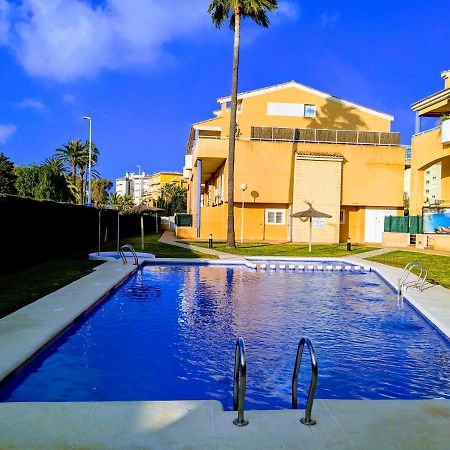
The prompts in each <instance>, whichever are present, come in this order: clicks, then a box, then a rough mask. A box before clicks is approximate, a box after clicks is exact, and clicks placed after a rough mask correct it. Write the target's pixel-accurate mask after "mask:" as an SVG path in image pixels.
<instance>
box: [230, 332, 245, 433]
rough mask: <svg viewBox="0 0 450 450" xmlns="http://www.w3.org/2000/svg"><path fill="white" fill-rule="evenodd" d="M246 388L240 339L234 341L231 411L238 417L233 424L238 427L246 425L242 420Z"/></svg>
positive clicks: (243, 345)
mask: <svg viewBox="0 0 450 450" xmlns="http://www.w3.org/2000/svg"><path fill="white" fill-rule="evenodd" d="M246 386H247V358H246V355H245V342H244V339H242V338H241V337H240V338H238V339H237V341H236V348H235V352H234V377H233V410H234V411H237V412H238V416H237V417H236V419H234V420H233V423H234V424H235V425H236V426H238V427H245V426H246V425H248V420H246V419H245V418H244V406H245V389H246Z"/></svg>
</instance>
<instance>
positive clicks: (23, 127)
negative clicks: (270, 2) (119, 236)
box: [0, 0, 450, 179]
mask: <svg viewBox="0 0 450 450" xmlns="http://www.w3.org/2000/svg"><path fill="white" fill-rule="evenodd" d="M208 3H209V2H208V0H189V1H187V0H133V1H130V0H103V1H101V2H99V1H95V2H90V1H88V0H22V1H20V2H19V1H10V0H0V93H1V97H0V151H2V152H4V153H5V154H7V155H8V156H9V157H10V158H11V159H12V160H13V161H14V162H15V163H17V164H28V163H32V162H41V161H43V160H44V159H45V158H46V157H48V156H51V155H52V154H53V152H54V150H55V149H56V148H57V147H59V146H61V145H62V144H64V143H66V142H67V141H68V140H69V139H70V138H81V139H85V138H86V137H87V133H88V124H87V122H84V121H82V120H81V116H83V115H90V116H92V118H93V133H94V140H95V142H96V144H97V146H98V147H99V149H100V151H101V160H100V165H99V169H100V171H101V173H102V175H103V176H105V177H108V178H110V179H115V178H116V177H119V176H121V175H123V173H124V172H125V171H133V170H136V164H140V165H141V166H142V168H143V169H144V170H146V171H147V172H155V171H160V170H181V168H182V166H183V161H184V153H185V146H186V141H187V137H188V132H189V127H190V124H191V123H193V122H197V121H200V120H203V119H207V118H209V117H211V116H212V111H213V110H214V109H216V107H217V104H216V98H218V97H221V96H225V95H229V92H230V77H231V62H232V33H231V32H230V31H229V30H228V29H227V28H224V29H223V30H222V31H217V30H216V29H215V28H214V26H213V25H212V24H211V22H210V20H209V18H208V16H207V14H206V12H205V11H206V9H207V6H208ZM280 5H281V7H280V11H279V12H278V13H277V14H276V15H275V16H273V17H272V26H271V28H270V29H269V30H261V29H258V28H256V27H255V26H253V25H252V24H251V23H250V22H244V26H243V45H242V53H241V72H240V90H241V91H243V90H249V89H254V88H259V87H264V86H268V85H272V84H276V83H281V82H285V81H289V80H292V79H294V80H296V81H298V82H300V83H304V84H306V85H309V86H312V87H314V88H317V89H320V90H323V91H325V92H328V93H331V94H333V95H336V96H338V97H343V98H345V99H347V100H350V101H354V102H357V103H361V104H363V105H365V106H368V107H372V108H375V109H378V110H381V111H384V112H387V113H390V114H393V115H394V116H395V118H396V120H395V122H394V123H393V130H394V131H400V132H401V133H402V142H403V143H404V144H408V143H409V140H410V136H411V134H412V132H413V130H414V115H413V113H412V112H411V111H410V108H409V106H410V104H411V103H413V102H414V101H416V100H418V99H420V98H423V97H425V96H427V95H429V94H431V93H433V92H436V91H438V90H441V89H442V88H443V86H444V84H443V80H442V79H441V78H440V73H441V71H443V70H445V69H450V45H449V43H450V27H449V26H448V18H449V17H450V2H446V1H441V2H434V1H432V2H422V1H402V0H399V1H389V2H388V1H385V0H379V1H378V2H357V1H353V0H348V1H345V2H336V1H331V0H330V1H326V0H324V1H318V2H306V1H302V0H298V1H295V0H286V1H282V2H280Z"/></svg>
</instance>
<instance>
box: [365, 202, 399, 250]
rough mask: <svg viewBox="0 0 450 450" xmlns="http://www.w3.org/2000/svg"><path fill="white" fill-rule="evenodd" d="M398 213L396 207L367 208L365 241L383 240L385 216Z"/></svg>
mask: <svg viewBox="0 0 450 450" xmlns="http://www.w3.org/2000/svg"><path fill="white" fill-rule="evenodd" d="M396 215H397V210H396V209H378V208H366V223H365V229H364V241H365V242H381V241H382V240H383V231H384V218H385V217H386V216H396Z"/></svg>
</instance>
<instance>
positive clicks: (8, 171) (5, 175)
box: [0, 153, 17, 195]
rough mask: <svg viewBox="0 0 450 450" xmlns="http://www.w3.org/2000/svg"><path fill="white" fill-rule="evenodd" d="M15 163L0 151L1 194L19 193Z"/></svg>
mask: <svg viewBox="0 0 450 450" xmlns="http://www.w3.org/2000/svg"><path fill="white" fill-rule="evenodd" d="M16 179H17V176H16V174H15V173H14V164H13V163H12V162H11V161H10V160H9V159H8V157H7V156H5V155H4V154H3V153H0V194H10V195H13V194H17V189H16Z"/></svg>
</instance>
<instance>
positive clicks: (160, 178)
mask: <svg viewBox="0 0 450 450" xmlns="http://www.w3.org/2000/svg"><path fill="white" fill-rule="evenodd" d="M166 184H176V185H178V186H181V187H186V184H187V183H186V180H184V179H183V174H182V173H181V172H157V173H154V174H153V175H151V176H150V183H149V189H148V191H146V193H145V200H146V202H147V203H148V204H150V205H153V204H154V203H155V202H156V201H157V200H158V198H159V196H160V195H161V191H162V189H163V188H164V186H165V185H166Z"/></svg>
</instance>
